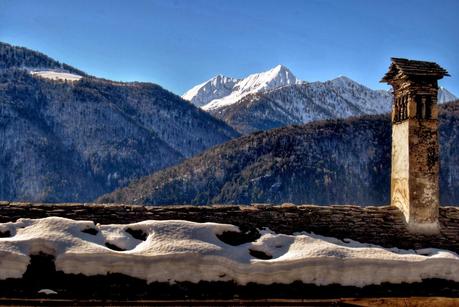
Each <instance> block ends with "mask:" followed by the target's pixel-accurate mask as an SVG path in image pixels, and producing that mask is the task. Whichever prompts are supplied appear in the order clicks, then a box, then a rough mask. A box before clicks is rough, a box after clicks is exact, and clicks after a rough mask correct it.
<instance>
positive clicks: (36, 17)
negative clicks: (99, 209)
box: [0, 0, 459, 96]
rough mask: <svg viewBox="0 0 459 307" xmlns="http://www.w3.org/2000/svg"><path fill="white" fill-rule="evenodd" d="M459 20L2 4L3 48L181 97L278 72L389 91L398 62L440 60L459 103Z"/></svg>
mask: <svg viewBox="0 0 459 307" xmlns="http://www.w3.org/2000/svg"><path fill="white" fill-rule="evenodd" d="M458 15H459V1H457V0H451V1H446V0H444V1H442V0H435V1H434V0H431V1H424V0H417V1H414V0H403V1H401V0H399V1H395V0H385V1H370V0H284V1H268V0H253V1H248V0H231V1H229V0H227V1H223V0H208V1H204V0H183V1H182V0H175V1H174V0H163V1H159V0H150V1H146V0H145V1H142V0H137V1H127V0H126V1H117V0H73V1H58V0H54V1H53V0H40V1H37V0H0V40H1V41H4V42H7V43H11V44H15V45H21V46H26V47H29V48H31V49H35V50H39V51H42V52H44V53H46V54H48V55H49V56H51V57H53V58H55V59H57V60H59V61H63V62H66V63H68V64H70V65H73V66H76V67H77V68H80V69H82V70H84V71H86V72H88V73H90V74H93V75H96V76H100V77H104V78H108V79H114V80H122V81H134V80H137V81H150V82H154V83H157V84H160V85H161V86H163V87H165V88H167V89H169V90H171V91H173V92H175V93H177V94H182V93H183V92H184V91H186V90H187V89H189V88H190V87H192V86H194V85H196V84H197V83H200V82H203V81H205V80H207V79H209V78H211V77H212V76H214V75H216V74H224V75H228V76H232V77H243V76H246V75H248V74H250V73H254V72H259V71H263V70H267V69H269V68H271V67H274V66H275V65H277V64H284V65H285V66H287V67H289V68H290V69H291V70H292V72H293V73H294V74H295V75H296V76H297V77H299V78H300V79H303V80H307V81H316V80H327V79H332V78H334V77H337V76H339V75H346V76H348V77H350V78H352V79H354V80H356V81H358V82H360V83H362V84H365V85H367V86H369V87H371V88H387V86H386V85H384V84H380V83H378V82H379V80H380V78H381V77H382V75H383V74H384V73H385V71H386V70H387V68H388V66H389V62H390V60H389V58H390V57H391V56H397V57H407V58H412V59H420V60H432V61H436V62H438V63H439V64H441V65H442V66H443V67H445V68H446V69H447V70H448V71H449V72H450V73H451V75H452V76H453V77H451V78H446V79H444V80H442V81H441V85H443V86H445V87H447V88H448V89H450V90H451V91H452V92H453V93H454V94H456V95H458V96H459V84H458V80H459V17H458Z"/></svg>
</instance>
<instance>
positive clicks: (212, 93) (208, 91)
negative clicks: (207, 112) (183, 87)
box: [182, 75, 239, 107]
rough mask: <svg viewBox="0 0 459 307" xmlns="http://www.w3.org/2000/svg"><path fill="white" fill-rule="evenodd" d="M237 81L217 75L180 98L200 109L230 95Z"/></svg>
mask: <svg viewBox="0 0 459 307" xmlns="http://www.w3.org/2000/svg"><path fill="white" fill-rule="evenodd" d="M238 81H239V80H238V79H234V78H230V77H226V76H223V75H218V76H215V77H213V78H212V79H210V80H207V81H206V82H204V83H201V84H198V85H196V86H195V87H193V88H192V89H190V90H189V91H188V92H186V93H185V94H183V96H182V98H183V99H185V100H188V101H190V102H191V103H193V104H194V105H195V106H197V107H201V106H203V105H205V104H207V103H208V102H209V101H212V100H214V99H219V98H222V97H225V96H228V95H229V94H231V91H232V90H233V87H234V85H235V84H236V83H237V82H238Z"/></svg>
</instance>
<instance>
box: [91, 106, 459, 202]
mask: <svg viewBox="0 0 459 307" xmlns="http://www.w3.org/2000/svg"><path fill="white" fill-rule="evenodd" d="M439 135H440V158H441V163H440V165H441V170H440V192H441V203H442V204H448V205H454V204H458V203H459V193H458V191H459V166H458V165H459V146H458V145H457V144H459V101H455V102H453V103H448V104H444V105H441V106H440V127H439ZM390 144H391V122H390V118H389V115H388V114H384V115H363V116H360V117H351V118H347V119H333V120H324V121H314V122H311V123H307V124H303V125H293V126H288V127H281V128H277V129H273V130H269V131H263V132H256V133H253V134H251V135H248V136H243V137H240V138H238V139H234V140H231V141H229V142H226V143H225V144H221V145H218V146H216V147H213V148H211V149H209V150H207V151H205V152H203V153H201V154H200V155H198V156H195V157H192V158H191V159H187V160H185V161H183V162H182V163H180V164H178V165H176V166H174V167H170V168H166V169H164V170H161V171H158V172H156V173H153V174H151V175H150V176H146V177H143V178H141V179H139V180H138V181H136V182H133V183H131V184H130V185H129V186H128V187H126V188H123V189H118V190H116V191H113V192H112V193H110V194H107V195H104V196H101V197H99V198H98V199H97V202H101V203H107V202H108V203H110V202H116V203H133V204H154V205H163V204H164V205H165V204H194V205H200V204H250V203H258V202H262V203H272V204H280V203H284V202H291V203H295V204H304V203H312V204H319V205H329V204H358V205H384V204H388V203H389V194H390V190H389V188H390V167H387V166H388V165H390V156H391V145H390Z"/></svg>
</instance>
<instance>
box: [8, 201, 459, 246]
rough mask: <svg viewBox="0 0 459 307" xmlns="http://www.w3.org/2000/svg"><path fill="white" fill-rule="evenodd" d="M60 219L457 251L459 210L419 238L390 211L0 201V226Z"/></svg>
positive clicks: (449, 210) (443, 212)
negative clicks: (196, 226) (221, 226)
mask: <svg viewBox="0 0 459 307" xmlns="http://www.w3.org/2000/svg"><path fill="white" fill-rule="evenodd" d="M48 216H60V217H66V218H70V219H75V220H92V221H94V222H95V223H100V224H124V223H133V222H139V221H143V220H172V219H175V220H177V219H179V220H188V221H195V222H216V223H226V224H234V225H237V226H239V227H240V228H241V230H242V231H244V232H248V231H253V230H254V229H262V228H264V227H268V228H269V229H271V230H273V231H275V232H277V233H284V234H292V233H295V232H301V231H307V232H313V233H315V234H320V235H324V236H332V237H336V238H340V239H346V238H349V239H352V240H356V241H360V242H365V243H372V244H377V245H381V246H384V247H398V248H404V249H411V248H414V249H417V248H426V247H436V248H442V249H448V250H451V251H454V252H459V208H458V207H441V208H440V212H439V223H440V227H441V230H440V233H439V234H437V235H430V236H428V235H419V234H413V233H410V232H409V231H407V228H406V224H405V221H404V218H403V215H402V213H401V212H400V211H399V209H397V208H396V207H393V206H384V207H359V206H351V205H345V206H327V207H324V206H313V205H300V206H295V205H291V204H284V205H281V206H272V205H264V204H255V205H252V206H230V205H215V206H140V205H121V204H120V205H114V204H109V205H105V204H31V203H10V202H0V222H2V223H5V222H11V221H16V220H17V219H19V218H43V217H48Z"/></svg>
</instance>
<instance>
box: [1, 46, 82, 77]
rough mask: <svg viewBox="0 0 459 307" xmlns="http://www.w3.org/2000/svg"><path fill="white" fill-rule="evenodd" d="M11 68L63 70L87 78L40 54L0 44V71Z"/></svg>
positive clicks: (68, 66)
mask: <svg viewBox="0 0 459 307" xmlns="http://www.w3.org/2000/svg"><path fill="white" fill-rule="evenodd" d="M12 67H16V68H26V69H53V70H64V71H67V72H70V73H73V74H77V75H80V76H87V75H86V73H84V72H82V71H81V70H78V69H76V68H74V67H72V66H70V65H67V64H64V63H60V62H58V61H56V60H54V59H52V58H50V57H48V56H47V55H45V54H43V53H41V52H38V51H34V50H30V49H27V48H24V47H18V46H12V45H10V44H6V43H3V42H0V69H6V68H12Z"/></svg>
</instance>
